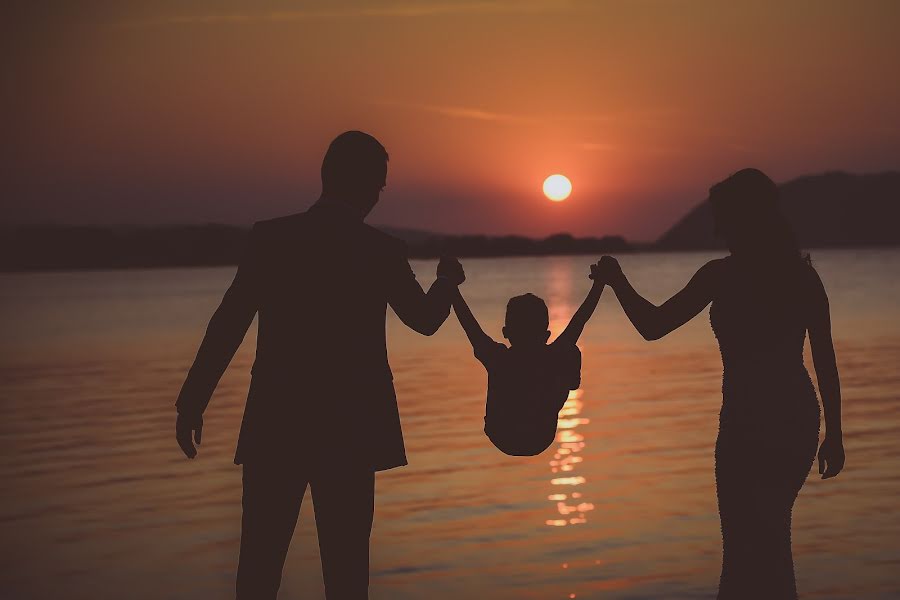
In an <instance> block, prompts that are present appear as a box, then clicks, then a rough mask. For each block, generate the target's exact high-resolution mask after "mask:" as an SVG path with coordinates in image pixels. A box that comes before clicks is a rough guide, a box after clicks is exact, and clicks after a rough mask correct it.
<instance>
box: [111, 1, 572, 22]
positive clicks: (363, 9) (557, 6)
mask: <svg viewBox="0 0 900 600" xmlns="http://www.w3.org/2000/svg"><path fill="white" fill-rule="evenodd" d="M571 6H572V5H571V4H570V3H569V2H566V1H565V0H557V1H553V0H520V1H512V0H507V1H504V0H494V1H485V2H446V3H441V2H437V3H427V2H418V3H415V4H413V3H406V4H391V5H386V6H371V5H366V6H356V7H350V8H345V9H301V10H285V11H259V12H248V13H219V14H216V13H212V14H196V15H170V16H163V17H159V18H155V19H139V20H131V21H118V22H116V23H113V25H114V26H117V27H164V26H177V25H214V24H235V25H240V24H245V23H248V24H249V23H257V22H265V21H270V22H288V21H304V20H311V19H340V18H407V19H409V18H423V17H440V16H445V15H446V16H449V15H502V14H534V13H542V12H551V11H561V10H564V9H567V8H570V7H571Z"/></svg>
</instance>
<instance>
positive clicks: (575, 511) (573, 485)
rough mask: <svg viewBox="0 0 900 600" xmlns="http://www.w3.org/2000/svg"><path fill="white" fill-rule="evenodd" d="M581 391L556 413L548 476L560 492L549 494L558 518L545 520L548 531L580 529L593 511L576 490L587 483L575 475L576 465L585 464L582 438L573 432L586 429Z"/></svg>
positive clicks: (574, 392)
mask: <svg viewBox="0 0 900 600" xmlns="http://www.w3.org/2000/svg"><path fill="white" fill-rule="evenodd" d="M582 393H583V392H582V390H581V389H577V390H572V391H570V392H569V397H568V399H567V400H566V403H565V404H564V405H563V408H562V410H561V411H559V420H558V421H557V434H556V443H557V446H556V450H555V452H554V453H553V458H552V459H551V460H550V472H551V473H553V477H552V478H551V479H550V484H551V485H555V486H561V488H562V489H561V491H560V492H556V493H553V494H550V495H549V496H547V499H548V500H550V501H551V502H553V503H554V504H555V506H556V511H557V513H559V514H558V516H557V517H555V518H553V519H547V521H546V524H547V525H549V526H551V527H565V526H566V525H580V524H582V523H586V522H587V516H586V515H587V513H588V512H590V511H592V510H594V505H593V504H591V503H590V502H585V501H584V499H583V497H582V493H581V492H580V491H577V490H578V489H579V487H578V486H581V485H584V483H586V481H587V480H586V479H585V478H584V476H583V475H580V474H578V473H577V470H578V468H579V465H581V463H582V462H583V461H584V458H583V457H582V456H579V453H580V452H581V451H582V450H584V445H585V444H584V436H583V435H581V434H580V433H578V432H577V431H575V430H576V429H577V428H578V427H579V426H580V425H586V424H588V423H589V422H590V419H586V418H583V417H580V416H579V415H580V414H581V408H582V406H583V402H582V400H581V396H582Z"/></svg>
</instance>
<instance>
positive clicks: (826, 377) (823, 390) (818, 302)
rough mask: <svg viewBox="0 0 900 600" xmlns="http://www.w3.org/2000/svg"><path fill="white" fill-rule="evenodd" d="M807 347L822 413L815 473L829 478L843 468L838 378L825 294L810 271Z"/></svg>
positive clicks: (813, 272)
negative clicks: (823, 432)
mask: <svg viewBox="0 0 900 600" xmlns="http://www.w3.org/2000/svg"><path fill="white" fill-rule="evenodd" d="M811 287H812V295H811V300H812V302H811V311H810V319H809V326H808V330H809V345H810V348H811V349H812V356H813V365H814V366H815V369H816V378H817V379H818V380H819V394H820V395H821V396H822V408H823V409H824V411H825V439H824V441H823V442H822V445H821V447H820V448H819V474H820V475H822V479H829V478H831V477H834V476H835V475H837V474H838V473H840V472H841V469H843V468H844V442H843V429H842V425H841V380H840V377H839V376H838V369H837V361H836V359H835V356H834V342H833V341H832V339H831V312H830V309H829V306H828V294H827V293H826V292H825V286H824V285H823V284H822V280H821V279H820V278H819V275H818V273H816V272H815V270H812V277H811Z"/></svg>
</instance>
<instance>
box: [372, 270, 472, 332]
mask: <svg viewBox="0 0 900 600" xmlns="http://www.w3.org/2000/svg"><path fill="white" fill-rule="evenodd" d="M457 267H458V268H457ZM463 281H465V275H464V274H463V273H462V266H461V265H459V263H458V262H455V264H452V263H451V262H450V261H449V259H444V258H442V259H441V262H440V264H438V278H437V280H435V282H434V283H433V284H432V286H431V288H429V290H428V293H427V294H426V293H425V292H424V291H423V290H422V286H420V285H419V282H418V281H416V275H415V273H413V270H412V267H410V266H409V261H408V260H407V259H406V256H405V253H404V254H403V255H401V256H400V257H399V261H398V264H397V267H396V271H395V272H394V274H393V275H392V277H391V281H390V282H389V286H390V287H389V290H388V293H389V296H388V302H389V303H390V305H391V308H393V309H394V312H395V313H397V316H398V317H399V318H400V320H401V321H403V323H404V324H406V326H407V327H409V328H410V329H413V330H414V331H417V332H418V333H421V334H422V335H432V334H434V333H435V332H436V331H437V330H438V329H439V328H440V327H441V325H443V324H444V321H446V320H447V317H448V316H449V315H450V304H451V302H452V301H453V293H454V291H455V290H456V286H457V285H459V284H460V283H462V282H463Z"/></svg>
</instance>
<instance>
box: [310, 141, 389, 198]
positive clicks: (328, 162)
mask: <svg viewBox="0 0 900 600" xmlns="http://www.w3.org/2000/svg"><path fill="white" fill-rule="evenodd" d="M387 161H388V153H387V150H385V149H384V146H382V145H381V142H379V141H378V140H376V139H375V138H374V137H372V136H371V135H369V134H368V133H363V132H362V131H345V132H344V133H342V134H341V135H339V136H337V137H336V138H334V141H333V142H331V144H330V145H329V146H328V151H327V152H326V153H325V158H324V159H323V160H322V191H323V192H325V193H328V192H329V191H332V192H337V191H349V190H354V189H366V188H371V187H372V186H381V185H382V183H383V182H384V175H385V169H386V168H387Z"/></svg>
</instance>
